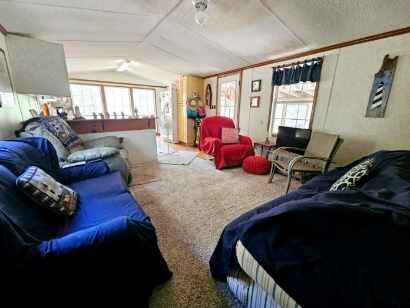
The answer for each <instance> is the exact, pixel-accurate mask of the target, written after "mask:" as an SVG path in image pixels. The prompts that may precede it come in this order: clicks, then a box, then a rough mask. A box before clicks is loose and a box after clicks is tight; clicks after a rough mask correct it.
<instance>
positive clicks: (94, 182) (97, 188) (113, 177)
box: [69, 171, 128, 199]
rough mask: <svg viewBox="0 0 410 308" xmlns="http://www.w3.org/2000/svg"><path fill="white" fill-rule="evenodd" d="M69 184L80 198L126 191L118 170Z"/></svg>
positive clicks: (126, 188) (125, 185) (111, 194)
mask: <svg viewBox="0 0 410 308" xmlns="http://www.w3.org/2000/svg"><path fill="white" fill-rule="evenodd" d="M69 186H70V188H71V189H72V190H74V191H75V192H76V193H77V194H78V195H79V197H80V199H84V198H95V197H102V196H113V195H118V194H122V193H124V192H127V191H128V187H127V184H126V183H125V181H124V180H123V178H122V176H121V173H120V172H118V171H117V172H113V173H109V174H107V175H103V176H99V177H95V178H90V179H87V180H84V181H79V182H75V183H71V184H70V185H69Z"/></svg>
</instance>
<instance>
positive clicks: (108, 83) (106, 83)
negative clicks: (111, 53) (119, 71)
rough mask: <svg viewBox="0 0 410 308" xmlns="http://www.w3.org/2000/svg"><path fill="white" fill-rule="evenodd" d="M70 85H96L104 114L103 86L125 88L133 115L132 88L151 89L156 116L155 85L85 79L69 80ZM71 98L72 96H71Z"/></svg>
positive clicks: (105, 108)
mask: <svg viewBox="0 0 410 308" xmlns="http://www.w3.org/2000/svg"><path fill="white" fill-rule="evenodd" d="M69 84H70V85H80V86H97V87H99V88H100V91H101V104H102V110H103V113H104V115H106V114H107V110H108V108H107V97H106V95H105V87H118V88H125V89H127V90H128V94H129V96H130V104H131V116H133V117H134V116H135V105H134V97H133V94H132V92H133V91H132V90H133V89H142V90H151V91H153V92H154V110H155V117H157V103H158V102H157V87H153V86H145V85H133V84H129V85H128V84H124V85H119V84H115V83H110V82H104V81H101V82H87V81H76V80H72V81H71V80H70V81H69ZM71 99H72V97H71Z"/></svg>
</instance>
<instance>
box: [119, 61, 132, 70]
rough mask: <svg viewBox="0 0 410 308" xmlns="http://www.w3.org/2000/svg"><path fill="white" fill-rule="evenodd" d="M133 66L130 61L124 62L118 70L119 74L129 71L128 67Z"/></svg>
mask: <svg viewBox="0 0 410 308" xmlns="http://www.w3.org/2000/svg"><path fill="white" fill-rule="evenodd" d="M130 65H131V61H130V60H125V61H124V62H122V63H121V65H120V66H119V67H118V68H117V71H118V72H123V71H126V70H127V69H128V67H129V66H130Z"/></svg>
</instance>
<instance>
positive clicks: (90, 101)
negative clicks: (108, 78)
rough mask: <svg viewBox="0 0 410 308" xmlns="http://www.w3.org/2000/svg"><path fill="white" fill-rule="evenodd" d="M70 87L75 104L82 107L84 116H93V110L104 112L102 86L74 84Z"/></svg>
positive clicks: (97, 112)
mask: <svg viewBox="0 0 410 308" xmlns="http://www.w3.org/2000/svg"><path fill="white" fill-rule="evenodd" d="M70 88H71V98H72V99H73V105H74V107H75V106H78V107H79V108H80V112H81V115H82V116H84V117H91V116H92V114H93V112H95V113H96V114H99V113H102V112H103V107H102V106H103V105H102V97H101V87H100V86H93V85H79V84H72V85H70Z"/></svg>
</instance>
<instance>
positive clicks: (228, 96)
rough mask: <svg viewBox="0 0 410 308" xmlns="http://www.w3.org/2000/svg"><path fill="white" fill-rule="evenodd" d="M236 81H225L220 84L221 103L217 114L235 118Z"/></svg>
mask: <svg viewBox="0 0 410 308" xmlns="http://www.w3.org/2000/svg"><path fill="white" fill-rule="evenodd" d="M236 85H237V82H236V81H227V82H223V83H222V84H221V97H220V100H221V103H220V106H221V108H220V111H219V114H220V115H221V116H224V117H228V118H231V119H233V120H235V101H236Z"/></svg>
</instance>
